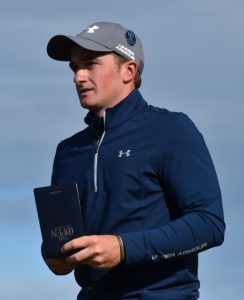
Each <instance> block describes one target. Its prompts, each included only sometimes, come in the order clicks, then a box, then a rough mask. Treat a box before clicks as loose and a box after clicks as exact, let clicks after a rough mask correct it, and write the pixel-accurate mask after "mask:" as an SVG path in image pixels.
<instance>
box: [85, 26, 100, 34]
mask: <svg viewBox="0 0 244 300" xmlns="http://www.w3.org/2000/svg"><path fill="white" fill-rule="evenodd" d="M98 29H99V27H98V26H97V25H94V26H92V27H88V28H87V33H94V32H95V30H98Z"/></svg>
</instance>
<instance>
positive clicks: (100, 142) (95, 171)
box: [94, 111, 106, 193]
mask: <svg viewBox="0 0 244 300" xmlns="http://www.w3.org/2000/svg"><path fill="white" fill-rule="evenodd" d="M105 120H106V111H104V115H103V123H104V130H103V134H102V136H101V138H100V140H98V142H97V148H96V152H95V157H94V190H95V193H96V192H97V191H98V186H97V176H98V175H97V161H98V152H99V148H100V146H101V144H102V141H103V139H104V136H105V133H106V130H105V128H106V127H105V124H106V123H105Z"/></svg>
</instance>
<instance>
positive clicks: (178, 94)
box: [0, 0, 244, 300]
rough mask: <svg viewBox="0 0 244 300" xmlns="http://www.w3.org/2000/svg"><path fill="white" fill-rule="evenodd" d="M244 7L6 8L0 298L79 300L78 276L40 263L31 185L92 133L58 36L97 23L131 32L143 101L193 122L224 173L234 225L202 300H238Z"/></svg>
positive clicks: (206, 263)
mask: <svg viewBox="0 0 244 300" xmlns="http://www.w3.org/2000/svg"><path fill="white" fill-rule="evenodd" d="M243 13H244V2H243V1H241V0H239V1H238V0H232V1H227V0H202V1H201V0H185V1H182V0H178V1H177V0H155V1H146V0H135V1H128V0H124V1H114V0H113V1H112V0H106V1H98V0H97V1H95V0H90V1H81V0H79V1H77V0H73V1H60V0H59V1H58V0H53V1H50V0H42V1H32V0H22V1H17V0H8V1H7V0H1V3H0V37H1V47H0V57H1V59H0V125H1V126H0V139H1V161H0V162H1V172H0V236H1V250H0V253H1V256H0V257H1V268H0V298H1V299H4V300H15V299H18V300H28V299H35V300H41V299H52V298H53V297H56V298H58V299H59V300H67V299H75V298H76V294H77V293H78V290H79V287H78V286H77V285H76V283H75V281H74V279H73V276H72V275H69V276H65V277H58V276H55V275H53V274H51V273H50V272H49V271H48V269H47V267H46V266H45V265H44V263H43V262H42V259H41V256H40V250H39V248H40V243H41V237H40V231H39V224H38V220H37V214H36V210H35V205H34V198H33V192H32V190H33V188H34V187H36V186H44V185H48V184H49V183H50V176H51V168H52V160H53V156H54V153H55V150H56V145H57V143H58V142H59V141H60V140H62V139H64V138H66V137H68V136H70V135H72V134H73V133H75V132H77V131H79V130H81V129H83V128H84V123H83V117H84V115H85V111H83V110H82V109H81V108H80V106H79V104H78V99H77V96H76V92H75V89H74V86H73V83H72V73H71V71H70V70H69V69H68V66H67V63H61V62H57V61H53V60H51V59H49V58H48V56H47V54H46V44H47V42H48V40H49V38H50V37H51V36H53V35H55V34H58V33H67V34H76V33H78V32H80V31H81V29H83V28H84V27H86V26H87V25H89V24H91V23H93V22H96V21H112V22H117V23H121V24H123V25H124V26H126V27H128V28H131V29H133V30H134V31H135V32H136V33H137V34H138V36H139V37H140V38H141V40H142V42H143V45H144V50H145V69H144V73H143V85H142V88H141V93H142V94H143V96H144V98H145V99H146V100H147V101H148V102H149V103H151V104H154V105H156V106H160V107H165V108H168V109H170V110H174V111H183V112H185V113H187V114H188V115H189V116H190V117H191V119H192V120H193V121H194V122H195V124H196V125H197V127H198V128H199V129H200V131H201V132H202V133H203V135H204V137H205V141H206V143H207V145H208V147H209V150H210V152H211V155H212V158H213V160H214V163H215V167H216V170H217V173H218V176H219V181H220V185H221V188H222V193H223V202H224V209H225V217H226V223H227V231H226V240H225V243H224V245H223V246H222V247H219V248H215V249H211V250H209V251H206V252H204V253H202V254H201V255H200V264H199V277H200V279H201V289H200V293H201V299H204V300H216V299H221V300H227V299H241V298H242V294H241V291H242V285H243V278H244V271H243V270H244V263H243V258H242V253H243V251H244V236H243V216H242V215H243V211H244V210H243V208H244V205H243V196H244V195H243V189H242V184H243V182H244V180H243V179H244V178H243V177H244V176H243V167H244V165H243V153H244V139H243V136H244V135H243V127H244V121H243V119H244V118H243V113H244V102H243V98H244V87H243V78H244V76H243V74H244V73H243V72H244V71H243V70H244V59H243V53H244V39H243V30H244V19H243Z"/></svg>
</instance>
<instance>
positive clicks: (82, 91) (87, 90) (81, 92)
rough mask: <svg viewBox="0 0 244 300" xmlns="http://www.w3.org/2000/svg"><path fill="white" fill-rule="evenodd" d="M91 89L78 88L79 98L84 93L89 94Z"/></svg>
mask: <svg viewBox="0 0 244 300" xmlns="http://www.w3.org/2000/svg"><path fill="white" fill-rule="evenodd" d="M92 90H93V89H92V88H80V89H79V90H78V92H79V95H80V96H83V95H85V94H86V93H88V92H90V91H92Z"/></svg>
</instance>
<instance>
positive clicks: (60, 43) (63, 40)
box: [47, 35, 112, 61]
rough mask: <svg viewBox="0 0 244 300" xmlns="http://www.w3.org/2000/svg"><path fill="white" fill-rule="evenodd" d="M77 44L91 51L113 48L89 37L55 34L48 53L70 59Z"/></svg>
mask: <svg viewBox="0 0 244 300" xmlns="http://www.w3.org/2000/svg"><path fill="white" fill-rule="evenodd" d="M76 45H78V46H80V47H82V48H84V49H87V50H90V51H97V52H112V50H111V49H109V48H107V47H104V46H103V45H100V44H99V43H97V42H94V41H92V40H89V39H85V38H81V37H75V36H68V35H55V36H54V37H52V38H51V39H50V40H49V42H48V44H47V53H48V55H49V56H50V57H51V58H53V59H56V60H61V61H70V59H71V49H72V48H73V47H74V46H76Z"/></svg>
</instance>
